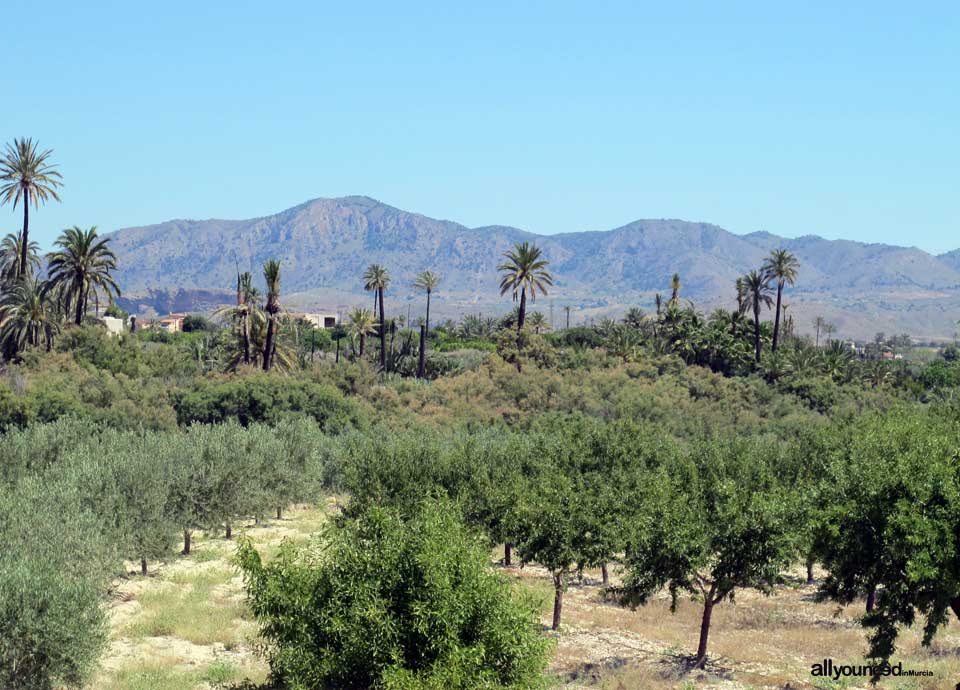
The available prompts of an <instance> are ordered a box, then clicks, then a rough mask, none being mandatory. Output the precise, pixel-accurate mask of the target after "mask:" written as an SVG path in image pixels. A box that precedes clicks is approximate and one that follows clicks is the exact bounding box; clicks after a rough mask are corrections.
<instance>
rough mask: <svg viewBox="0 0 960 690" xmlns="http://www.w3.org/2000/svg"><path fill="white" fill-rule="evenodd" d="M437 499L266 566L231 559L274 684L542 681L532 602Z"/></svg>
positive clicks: (435, 686) (350, 526) (424, 686)
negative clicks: (405, 516) (407, 515)
mask: <svg viewBox="0 0 960 690" xmlns="http://www.w3.org/2000/svg"><path fill="white" fill-rule="evenodd" d="M456 512H457V511H456V510H454V509H452V506H450V505H449V504H446V503H442V502H425V503H424V504H422V510H421V511H420V512H419V513H418V514H417V516H415V517H414V518H413V519H411V521H409V522H406V523H405V522H403V521H402V520H401V519H400V518H399V517H398V516H397V515H396V514H394V513H391V512H388V511H385V510H383V509H380V508H373V509H371V510H368V511H366V512H364V513H363V514H361V515H360V516H359V518H358V519H356V520H345V521H343V523H342V524H341V525H339V526H334V527H331V528H329V529H328V530H327V531H325V532H324V533H323V534H322V535H321V536H320V537H319V539H318V540H317V541H316V542H314V543H313V544H312V545H310V546H308V547H305V548H301V549H298V548H297V547H295V546H293V545H292V544H290V543H286V544H285V545H284V546H283V547H282V548H281V551H280V554H279V556H278V557H277V558H276V560H274V561H271V562H270V563H269V564H267V565H266V566H265V565H263V564H262V563H261V560H260V557H259V555H258V554H257V552H256V550H255V549H254V547H253V546H252V544H251V543H250V542H248V541H247V542H243V543H241V546H240V549H239V552H238V558H239V561H240V564H241V567H242V569H243V572H244V577H245V581H246V585H247V591H248V594H249V597H250V600H251V605H252V608H253V612H254V614H255V616H256V617H257V619H258V620H259V622H260V626H261V634H262V635H263V637H264V638H265V639H266V641H267V645H268V654H269V661H270V669H271V675H272V676H273V679H274V681H276V682H278V683H279V684H281V685H283V686H284V687H295V688H302V689H303V690H320V689H326V688H334V687H335V688H357V689H360V688H383V689H384V690H441V689H443V690H481V689H483V690H495V689H497V688H503V689H508V688H509V689H516V690H521V689H526V688H538V687H542V685H543V675H542V671H543V668H544V666H545V664H546V658H547V657H546V655H547V644H548V641H547V640H545V639H544V638H542V637H541V636H540V634H539V633H538V625H537V612H536V606H535V605H534V603H533V602H532V601H530V600H529V599H528V598H525V597H521V596H519V595H518V594H515V593H514V592H513V591H512V589H511V587H510V585H509V584H508V583H507V582H506V581H504V580H503V579H502V578H501V577H500V576H499V575H497V574H495V573H493V572H491V571H490V569H489V565H488V563H487V552H486V549H485V548H484V546H483V545H482V544H481V543H479V542H478V541H477V539H475V538H474V536H473V535H471V534H470V533H469V532H468V531H467V530H466V528H465V527H464V526H463V524H462V523H461V522H460V521H459V519H458V518H457V517H456Z"/></svg>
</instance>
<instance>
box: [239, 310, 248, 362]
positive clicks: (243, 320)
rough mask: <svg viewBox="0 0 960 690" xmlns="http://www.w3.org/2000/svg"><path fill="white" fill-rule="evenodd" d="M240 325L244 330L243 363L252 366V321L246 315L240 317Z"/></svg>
mask: <svg viewBox="0 0 960 690" xmlns="http://www.w3.org/2000/svg"><path fill="white" fill-rule="evenodd" d="M240 325H241V328H242V329H243V363H244V364H250V321H249V317H248V316H247V315H246V314H243V315H242V316H241V317H240Z"/></svg>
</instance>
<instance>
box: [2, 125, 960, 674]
mask: <svg viewBox="0 0 960 690" xmlns="http://www.w3.org/2000/svg"><path fill="white" fill-rule="evenodd" d="M31 147H33V148H31ZM34 149H35V146H34V145H33V144H32V143H30V142H27V144H24V143H23V142H17V143H16V145H15V146H13V147H11V149H10V150H9V151H8V154H7V157H8V159H9V161H8V162H7V163H5V164H4V166H5V167H3V170H0V172H2V173H3V175H4V176H3V179H4V180H7V181H10V180H12V182H11V184H14V187H3V188H2V190H3V191H2V192H0V194H6V195H7V197H6V198H8V200H11V201H12V200H15V199H16V198H17V197H16V194H17V193H18V192H17V191H16V190H17V189H21V188H22V189H24V190H26V189H27V188H28V187H29V188H30V189H33V187H30V184H34V183H29V181H30V180H31V179H32V180H34V182H35V183H36V184H41V183H42V184H47V185H48V188H47V192H46V194H47V196H46V197H44V196H22V197H20V198H21V200H22V203H24V204H26V202H27V201H31V203H35V201H36V199H40V198H42V199H46V198H48V197H49V198H55V194H54V193H53V190H54V189H55V187H56V184H59V178H58V177H51V175H52V172H51V170H50V168H49V162H48V160H47V159H48V154H43V155H42V156H40V155H38V154H36V152H35V150H34ZM18 156H19V157H20V158H28V159H29V158H30V157H31V156H33V157H34V159H31V160H32V162H31V160H27V161H26V162H22V161H21V162H18V160H19V159H17V157H18ZM31 166H33V167H32V168H31ZM9 170H13V172H9ZM31 170H33V171H34V172H31ZM36 171H40V172H36ZM44 171H45V172H44ZM17 175H19V177H17ZM38 175H46V176H47V177H46V178H45V179H46V180H47V181H46V182H43V181H42V179H41V177H38ZM11 176H12V177H11ZM31 176H32V177H31ZM27 178H29V179H27ZM23 179H27V182H25V183H23V184H27V183H29V184H27V186H23V184H21V182H22V180H23ZM18 180H20V182H18ZM54 181H55V182H56V184H54ZM17 185H20V186H19V187H18V186H17ZM10 189H12V190H13V191H12V192H9V191H8V190H10ZM36 189H37V190H39V189H40V187H36ZM23 194H24V195H26V194H27V192H23ZM30 194H37V195H39V194H40V192H39V191H35V192H30ZM3 198H5V197H2V196H0V200H2V199H3ZM113 261H114V260H113V258H112V254H111V253H110V250H109V243H108V242H107V241H106V240H103V239H100V238H98V237H97V234H96V231H95V229H91V230H87V231H84V230H80V229H78V228H73V229H70V230H67V231H65V232H64V234H63V236H62V237H61V238H60V241H59V242H58V248H57V251H56V252H55V253H54V254H53V255H52V256H51V257H49V258H48V259H47V263H46V266H47V271H46V272H45V273H42V274H41V273H40V271H39V270H38V268H39V266H40V265H41V261H40V257H38V256H37V254H36V249H35V245H33V243H30V242H28V240H27V234H26V216H25V224H24V229H23V231H22V232H21V234H20V235H19V236H11V237H8V238H7V239H6V240H5V241H4V242H3V243H2V244H0V269H2V276H3V280H4V283H3V288H2V292H3V300H2V303H0V338H2V345H3V352H4V366H3V369H2V372H0V432H2V434H3V440H2V443H0V480H2V487H3V491H2V492H0V543H2V544H3V545H4V558H3V561H2V563H0V685H2V686H3V687H5V688H11V689H17V690H19V689H21V688H23V689H30V690H34V689H37V690H41V689H45V688H54V687H58V686H59V685H63V684H67V685H76V686H79V685H82V684H83V682H84V681H85V679H87V678H88V677H89V674H90V672H91V669H92V668H93V667H94V665H95V664H96V661H97V658H98V656H99V654H100V653H101V651H102V649H103V644H104V640H105V620H104V614H103V606H102V604H103V602H104V599H105V597H106V596H107V592H108V590H109V587H110V583H111V582H112V581H114V580H115V579H116V578H119V577H137V576H138V575H137V573H146V572H147V567H148V564H149V563H151V562H153V561H155V560H164V559H167V558H169V557H171V555H172V554H174V553H175V552H177V551H179V552H181V553H183V554H185V555H189V554H190V552H191V538H192V535H193V534H194V533H195V532H196V531H198V530H203V531H204V532H206V533H209V534H218V535H222V538H224V539H230V538H231V537H232V528H233V527H234V526H235V525H237V524H238V523H240V522H241V521H248V520H253V521H263V520H266V519H268V518H270V517H271V516H274V515H275V516H277V518H279V517H281V516H282V514H283V510H284V508H285V507H286V506H289V505H291V504H294V503H303V502H315V501H318V500H320V498H321V497H322V496H323V495H324V494H330V493H336V494H338V495H342V496H344V497H345V498H346V500H345V503H344V508H343V510H342V511H341V513H340V514H339V515H338V517H337V519H336V521H335V524H334V525H332V526H331V527H330V528H329V529H328V530H327V531H325V532H323V533H322V534H320V535H318V536H317V537H316V539H315V540H314V541H313V542H312V543H311V544H310V545H309V546H308V547H299V548H297V547H294V546H292V545H288V546H287V547H284V548H283V549H282V550H281V553H280V555H279V556H278V557H276V558H275V559H273V560H264V559H263V558H262V556H261V555H258V554H257V553H256V551H255V550H254V549H253V547H252V546H251V545H250V544H248V543H243V544H241V546H240V548H239V551H238V555H239V563H240V564H241V566H242V568H243V571H244V573H245V576H246V581H247V584H248V593H249V597H250V605H251V607H252V610H253V612H254V614H255V615H256V617H257V619H258V621H259V622H260V624H261V632H262V636H263V638H264V640H265V641H266V644H267V648H268V658H269V661H270V665H271V672H272V678H271V681H270V682H272V683H274V684H275V685H276V687H287V688H331V687H352V688H383V689H391V690H399V689H401V688H403V689H406V688H424V689H428V688H429V689H433V688H439V687H453V688H463V689H464V690H466V689H473V688H484V689H488V688H491V689H492V688H530V687H537V686H538V685H540V684H541V683H542V680H543V678H542V671H543V668H544V664H545V660H546V655H547V646H546V643H545V642H544V640H545V634H546V633H545V632H543V631H540V630H539V629H538V628H537V621H536V612H535V609H534V607H532V606H531V604H530V602H529V601H528V600H527V599H526V598H524V597H523V596H522V595H521V594H519V593H518V592H514V591H512V588H511V587H510V586H509V585H508V584H507V581H506V580H505V579H503V578H502V577H501V576H500V575H499V574H497V573H495V572H494V571H492V570H491V569H490V563H489V560H490V559H489V551H488V550H487V549H488V547H490V548H493V547H496V548H498V549H499V548H502V549H503V551H502V553H503V562H504V564H506V565H510V564H511V563H513V562H514V559H517V560H518V561H519V562H520V563H521V564H536V565H538V566H541V567H543V568H545V569H546V570H547V571H549V573H550V575H551V577H552V581H553V618H552V626H551V627H552V628H553V630H560V631H562V630H563V598H564V592H565V591H566V589H567V586H568V584H569V582H570V580H571V578H575V577H578V575H580V574H582V572H583V570H584V569H586V568H600V569H601V570H602V572H603V577H604V584H605V585H609V586H608V588H607V593H608V595H609V597H610V599H611V600H612V601H615V602H619V603H620V604H622V605H624V606H633V607H636V606H642V605H643V604H644V603H645V602H646V601H648V600H649V599H650V597H652V596H654V595H655V594H657V593H658V592H660V591H662V590H666V591H667V592H669V594H670V595H671V596H672V597H673V598H674V601H676V600H677V598H678V597H680V596H684V595H691V596H693V597H696V598H697V600H698V601H699V602H700V604H701V605H702V607H703V613H702V624H701V627H700V630H699V636H698V633H697V631H693V630H691V631H690V636H691V651H693V649H694V643H695V642H696V641H697V640H699V644H697V645H696V647H695V649H696V651H695V653H693V654H691V656H690V664H691V666H694V667H702V666H704V665H705V664H706V662H707V659H708V655H709V646H708V641H709V632H710V621H711V615H712V612H713V609H714V607H715V606H718V605H723V604H724V603H725V602H727V601H729V600H730V599H732V598H733V597H734V596H735V595H736V592H737V591H738V590H743V589H745V588H752V589H757V590H760V591H762V592H764V593H768V594H774V593H775V586H776V585H777V584H778V583H779V582H781V581H782V579H783V574H784V572H785V570H786V569H787V568H788V567H789V566H791V565H793V564H797V563H805V564H806V565H807V566H808V569H810V568H812V566H813V564H815V563H819V564H820V565H821V566H822V567H823V568H824V569H825V570H826V573H827V575H826V577H825V578H824V579H822V580H821V581H820V583H819V592H820V595H821V596H822V597H824V598H829V599H831V600H835V601H837V602H841V603H849V602H852V601H855V600H858V599H860V598H863V600H864V611H865V614H864V618H863V624H864V626H865V627H866V629H867V630H869V631H870V645H869V649H865V650H864V651H865V652H866V653H867V654H869V655H871V656H873V657H875V658H881V659H886V658H888V657H889V656H890V655H891V654H892V653H893V652H894V651H895V647H896V640H897V634H898V631H899V630H900V629H901V628H902V627H903V626H909V625H913V624H914V623H915V621H916V620H917V619H918V618H922V619H923V625H924V626H925V631H926V637H927V640H928V641H930V640H932V639H933V637H934V636H935V635H936V633H937V631H938V630H939V629H940V628H942V626H943V624H944V623H945V621H946V620H947V617H948V616H950V615H953V614H956V615H960V536H958V535H960V470H958V467H960V466H958V464H957V459H956V458H957V448H958V430H960V426H958V425H960V408H958V406H957V404H956V402H955V400H956V393H957V390H958V386H960V362H958V358H957V356H956V352H955V350H951V349H947V350H945V351H944V352H943V354H942V356H940V357H938V358H936V359H935V360H934V361H931V362H928V363H920V362H911V361H909V360H906V359H905V360H900V361H889V360H887V359H884V358H883V356H884V353H885V352H892V350H896V349H899V350H900V351H902V350H904V349H906V348H908V347H909V343H908V342H907V341H904V340H903V339H902V338H898V339H896V340H894V341H888V340H887V339H885V338H878V342H877V343H876V346H875V347H873V348H871V349H868V350H867V351H865V352H864V353H863V354H862V356H861V354H860V353H857V352H855V351H853V350H852V349H851V348H849V347H848V346H847V345H845V344H844V343H841V342H839V341H836V340H833V339H832V338H829V337H828V336H829V335H830V328H829V324H826V323H825V322H824V321H823V320H822V319H818V320H817V321H816V322H815V324H814V326H815V329H816V334H815V336H814V338H813V339H808V338H803V337H800V336H799V335H798V334H797V332H796V327H795V324H794V323H793V319H792V316H786V315H785V308H786V304H785V300H784V299H783V297H784V291H785V290H787V289H789V286H791V285H792V284H794V283H795V282H796V281H798V280H800V279H802V271H801V270H798V267H797V266H796V262H795V260H793V258H792V257H791V256H789V254H785V253H783V252H775V253H774V254H773V255H771V257H770V260H769V261H768V262H767V264H766V265H765V266H764V267H762V268H758V270H756V271H753V272H751V273H749V274H748V275H747V276H744V277H743V278H742V279H741V280H740V281H738V282H737V285H736V286H732V287H734V288H735V290H736V294H735V296H736V300H737V308H736V309H734V310H732V311H725V310H717V311H715V312H714V313H712V314H710V315H709V316H708V317H705V316H704V315H703V314H701V313H700V312H699V311H698V310H697V309H696V307H695V305H692V304H687V305H684V304H683V303H682V301H681V300H682V297H681V290H682V282H681V278H680V276H679V275H675V276H674V279H673V281H672V283H671V285H670V294H669V297H668V298H667V299H663V298H662V297H661V296H659V295H658V296H657V299H656V301H655V311H654V312H653V313H650V314H646V313H644V312H642V311H641V310H639V309H632V310H631V311H630V312H628V313H627V314H626V315H625V318H624V319H623V320H621V321H618V322H614V321H606V322H603V323H600V324H596V325H591V326H579V327H573V328H571V327H567V328H564V329H562V330H557V331H553V330H552V329H551V325H552V324H551V323H550V322H549V320H547V319H546V318H545V317H544V315H543V314H542V313H540V312H536V311H529V307H530V305H532V304H533V303H534V301H535V299H536V297H537V296H538V295H543V294H544V293H545V292H546V291H547V290H552V289H553V287H552V280H551V278H550V275H549V264H548V261H547V259H546V258H545V257H543V256H542V255H541V254H540V252H539V250H538V249H537V248H536V247H531V246H527V245H521V246H518V247H516V248H514V249H513V250H511V251H510V252H509V253H508V254H507V255H506V257H505V263H504V264H503V266H502V267H501V268H502V271H503V282H502V283H501V289H502V291H503V292H504V294H507V293H509V294H511V296H513V297H514V299H515V300H516V301H517V302H518V306H517V309H515V310H514V311H513V312H510V313H508V314H506V315H505V316H503V317H502V318H482V317H479V316H471V315H468V316H465V317H463V318H462V319H461V320H460V321H459V322H458V323H451V322H447V323H443V324H441V325H439V326H436V327H433V328H431V327H430V324H429V322H428V321H427V319H428V318H429V317H426V318H425V319H424V321H423V323H422V324H420V323H418V324H411V323H407V322H406V319H405V318H404V317H403V316H402V315H396V316H391V315H390V313H389V310H388V308H387V303H388V301H389V286H390V276H389V273H388V270H387V268H386V267H383V266H378V265H374V266H371V267H370V268H369V269H368V270H367V271H366V272H365V274H364V275H363V276H362V284H363V286H364V287H365V288H366V289H367V290H368V291H370V292H371V293H373V295H374V297H375V303H374V307H375V309H374V310H372V311H371V310H368V309H360V308H357V309H355V310H354V311H353V312H352V313H351V314H350V318H349V323H348V324H346V326H345V327H338V328H336V329H331V330H329V331H327V330H322V329H317V328H314V327H313V326H312V325H311V324H309V323H307V322H305V321H302V320H298V319H296V318H293V317H291V316H290V315H289V314H287V312H286V311H285V310H284V307H283V293H282V289H281V288H282V283H281V276H282V266H280V265H279V264H277V263H276V262H268V263H267V264H266V265H265V266H264V275H263V278H264V280H263V286H264V290H263V291H262V292H261V291H260V290H259V289H258V288H257V287H256V285H255V279H254V277H253V276H251V275H250V274H241V275H238V276H237V300H236V305H231V306H230V307H227V308H224V309H222V310H220V311H218V312H217V313H216V314H215V315H213V317H212V318H210V319H207V318H201V317H194V318H191V319H190V320H189V321H188V322H185V323H184V329H183V332H181V333H166V332H163V331H160V330H150V329H138V330H136V331H135V332H129V331H127V332H125V333H123V334H122V335H119V336H111V335H108V333H107V331H106V329H105V328H104V326H103V322H102V320H101V319H100V318H99V316H98V314H99V311H98V309H97V308H96V307H97V304H98V302H100V301H101V300H102V304H104V305H106V304H109V303H110V301H111V299H112V298H113V297H114V296H115V295H116V294H117V289H116V286H115V285H114V284H113V281H112V278H111V276H110V273H111V271H112V270H113ZM801 268H802V267H801ZM40 275H43V276H45V277H43V278H41V277H39V276H40ZM360 280H361V278H360V277H359V276H358V281H360ZM439 284H440V277H439V276H437V275H435V274H432V273H430V274H423V275H421V276H419V277H418V279H417V287H418V289H421V290H423V291H424V292H425V293H426V295H427V297H428V298H430V297H431V296H432V297H433V298H435V297H436V296H435V295H434V291H435V290H436V288H437V286H438V285H439ZM770 309H772V310H774V314H773V319H772V323H771V321H770V320H769V319H767V320H765V319H764V318H763V317H764V315H765V310H770ZM109 311H110V313H111V314H114V315H118V316H120V317H122V316H123V314H122V313H121V312H120V311H119V309H118V308H117V307H116V306H115V305H111V307H110V310H109ZM567 316H568V317H569V312H568V314H567ZM413 326H417V327H418V328H417V329H416V330H415V329H414V328H413ZM822 336H827V337H822ZM811 340H812V341H811ZM611 570H614V571H615V572H616V573H617V574H618V575H619V576H620V577H619V578H618V579H617V580H616V582H614V580H613V579H612V578H609V573H610V571H611ZM811 577H812V570H811Z"/></svg>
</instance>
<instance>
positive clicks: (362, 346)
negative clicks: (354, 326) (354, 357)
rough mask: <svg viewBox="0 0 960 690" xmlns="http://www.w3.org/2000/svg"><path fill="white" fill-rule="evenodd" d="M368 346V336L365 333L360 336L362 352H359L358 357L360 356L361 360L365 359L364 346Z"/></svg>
mask: <svg viewBox="0 0 960 690" xmlns="http://www.w3.org/2000/svg"><path fill="white" fill-rule="evenodd" d="M366 344H367V336H365V335H364V334H363V333H361V334H360V352H359V354H358V356H359V357H360V358H361V359H363V348H364V346H365V345H366Z"/></svg>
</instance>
